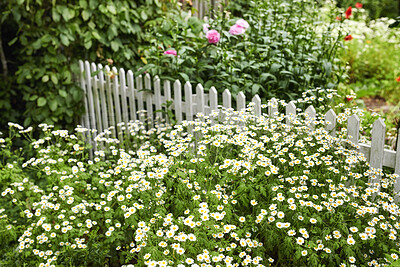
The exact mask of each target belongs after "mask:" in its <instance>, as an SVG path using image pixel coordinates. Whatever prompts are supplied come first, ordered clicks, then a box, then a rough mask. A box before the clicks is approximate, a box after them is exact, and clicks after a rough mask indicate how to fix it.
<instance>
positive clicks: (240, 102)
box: [236, 92, 246, 111]
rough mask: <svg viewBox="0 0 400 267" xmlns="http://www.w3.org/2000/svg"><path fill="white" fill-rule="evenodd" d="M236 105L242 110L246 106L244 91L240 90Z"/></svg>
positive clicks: (238, 109)
mask: <svg viewBox="0 0 400 267" xmlns="http://www.w3.org/2000/svg"><path fill="white" fill-rule="evenodd" d="M236 106H237V111H241V110H243V109H245V108H246V96H245V95H244V93H243V92H239V94H238V95H237V97H236Z"/></svg>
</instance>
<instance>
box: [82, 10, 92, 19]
mask: <svg viewBox="0 0 400 267" xmlns="http://www.w3.org/2000/svg"><path fill="white" fill-rule="evenodd" d="M91 15H92V12H91V11H89V10H86V9H85V10H83V11H82V18H83V20H84V21H87V20H88V19H89V18H90V16H91Z"/></svg>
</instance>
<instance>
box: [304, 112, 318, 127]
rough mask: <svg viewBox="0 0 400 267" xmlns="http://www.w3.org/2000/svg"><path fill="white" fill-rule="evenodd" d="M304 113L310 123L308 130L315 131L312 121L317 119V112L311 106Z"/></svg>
mask: <svg viewBox="0 0 400 267" xmlns="http://www.w3.org/2000/svg"><path fill="white" fill-rule="evenodd" d="M305 113H306V114H307V115H308V119H309V122H310V126H309V128H310V130H311V131H314V130H315V124H314V121H315V119H316V117H317V112H316V111H315V108H314V107H313V106H309V107H308V108H307V109H306V111H305Z"/></svg>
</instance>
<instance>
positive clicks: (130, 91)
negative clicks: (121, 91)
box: [126, 70, 137, 121]
mask: <svg viewBox="0 0 400 267" xmlns="http://www.w3.org/2000/svg"><path fill="white" fill-rule="evenodd" d="M126 76H127V80H128V89H127V92H126V94H127V95H128V98H129V111H130V112H129V113H130V117H129V118H130V120H131V121H136V111H137V110H136V104H135V95H136V94H135V83H134V78H133V72H132V71H131V70H128V72H127V75H126Z"/></svg>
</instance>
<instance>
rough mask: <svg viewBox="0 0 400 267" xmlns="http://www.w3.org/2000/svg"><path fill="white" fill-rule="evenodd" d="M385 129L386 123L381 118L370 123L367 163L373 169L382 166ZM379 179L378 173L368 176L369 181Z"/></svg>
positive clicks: (373, 181)
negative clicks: (369, 149) (370, 138)
mask: <svg viewBox="0 0 400 267" xmlns="http://www.w3.org/2000/svg"><path fill="white" fill-rule="evenodd" d="M385 129H386V125H385V123H384V122H383V120H382V119H381V118H379V119H377V120H376V121H375V122H374V124H373V125H372V140H371V152H370V162H369V164H370V165H371V167H373V168H375V169H382V166H383V153H384V146H385ZM379 180H380V176H379V175H372V176H371V177H370V178H369V182H370V183H378V182H379Z"/></svg>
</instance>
